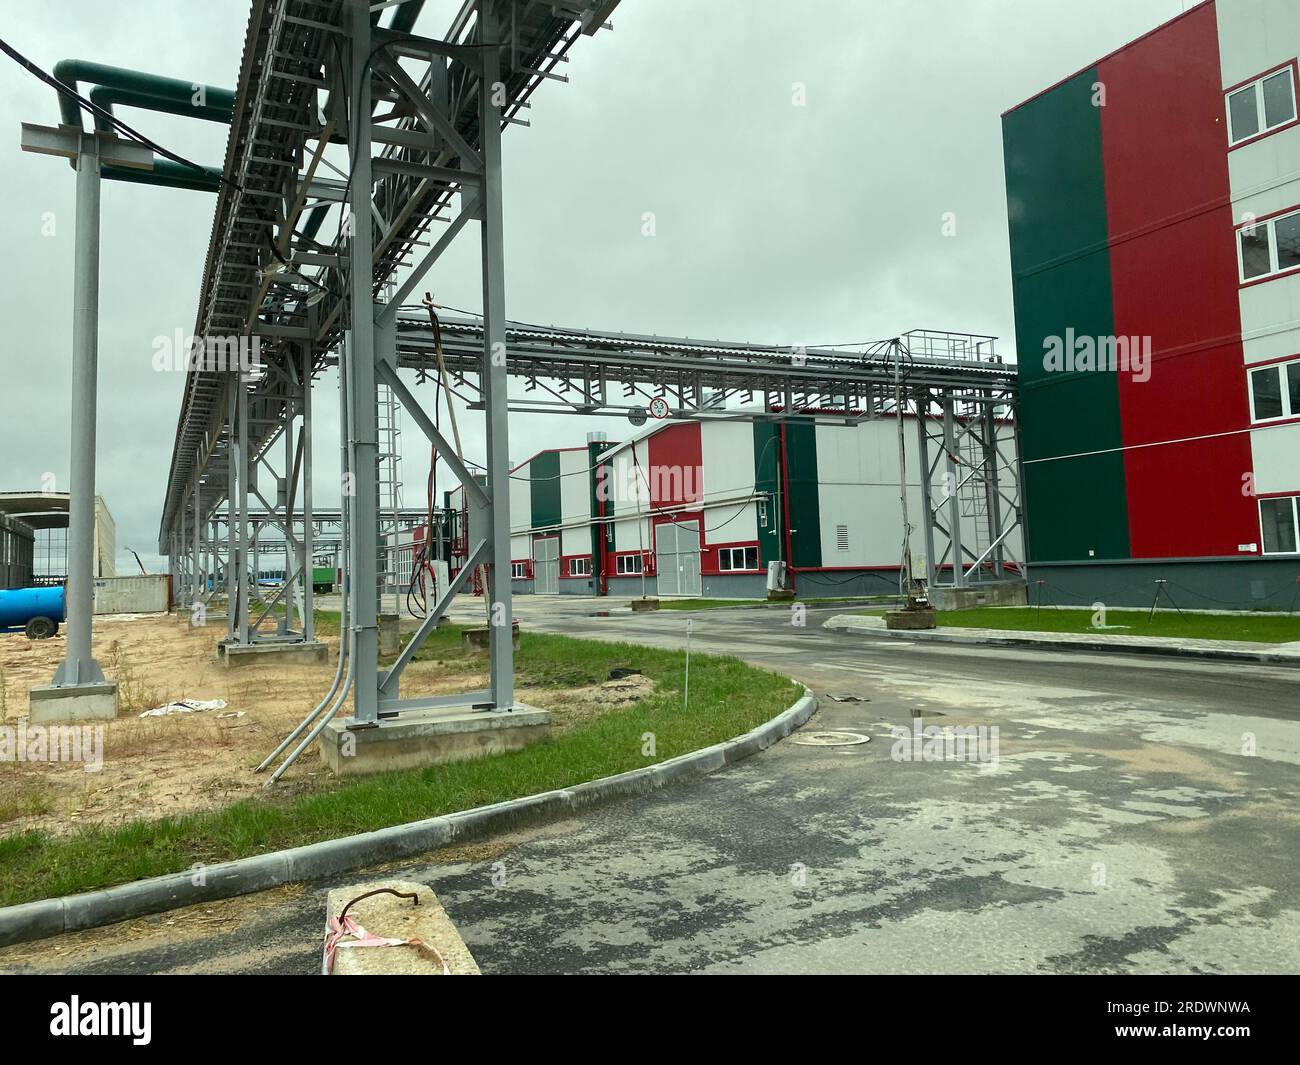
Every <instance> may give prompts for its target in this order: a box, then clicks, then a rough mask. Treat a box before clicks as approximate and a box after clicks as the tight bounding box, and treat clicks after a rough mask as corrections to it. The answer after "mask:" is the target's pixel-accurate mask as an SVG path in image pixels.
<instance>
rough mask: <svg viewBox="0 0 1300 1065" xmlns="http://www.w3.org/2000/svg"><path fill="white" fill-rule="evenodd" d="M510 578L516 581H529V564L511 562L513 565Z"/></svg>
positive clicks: (511, 565)
mask: <svg viewBox="0 0 1300 1065" xmlns="http://www.w3.org/2000/svg"><path fill="white" fill-rule="evenodd" d="M510 578H511V579H512V580H516V581H523V580H527V579H528V563H527V562H511V563H510Z"/></svg>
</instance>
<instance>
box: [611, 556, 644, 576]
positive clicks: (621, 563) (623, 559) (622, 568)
mask: <svg viewBox="0 0 1300 1065" xmlns="http://www.w3.org/2000/svg"><path fill="white" fill-rule="evenodd" d="M614 572H615V573H620V574H624V573H640V572H641V556H640V555H619V556H618V557H617V558H616V559H615V560H614Z"/></svg>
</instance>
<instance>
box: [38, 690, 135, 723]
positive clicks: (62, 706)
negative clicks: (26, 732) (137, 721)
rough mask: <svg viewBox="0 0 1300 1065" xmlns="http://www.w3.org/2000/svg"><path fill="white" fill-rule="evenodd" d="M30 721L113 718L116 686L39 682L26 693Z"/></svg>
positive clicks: (114, 715) (115, 706)
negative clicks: (39, 683) (43, 683)
mask: <svg viewBox="0 0 1300 1065" xmlns="http://www.w3.org/2000/svg"><path fill="white" fill-rule="evenodd" d="M29 703H30V707H31V710H30V714H31V718H30V720H31V724H33V725H43V724H46V723H47V722H51V721H112V720H113V719H114V718H115V717H117V685H116V684H114V683H111V682H106V683H98V684H65V685H62V686H61V687H60V686H55V685H41V686H39V687H36V688H33V689H32V690H31V692H30V693H29Z"/></svg>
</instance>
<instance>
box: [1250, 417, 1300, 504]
mask: <svg viewBox="0 0 1300 1065" xmlns="http://www.w3.org/2000/svg"><path fill="white" fill-rule="evenodd" d="M1250 451H1251V460H1252V462H1253V464H1254V467H1255V491H1256V492H1258V493H1259V494H1260V495H1270V494H1272V493H1274V492H1300V424H1298V423H1295V422H1292V423H1291V424H1289V425H1273V426H1270V427H1268V428H1267V429H1256V430H1254V431H1253V432H1252V433H1251V434H1250Z"/></svg>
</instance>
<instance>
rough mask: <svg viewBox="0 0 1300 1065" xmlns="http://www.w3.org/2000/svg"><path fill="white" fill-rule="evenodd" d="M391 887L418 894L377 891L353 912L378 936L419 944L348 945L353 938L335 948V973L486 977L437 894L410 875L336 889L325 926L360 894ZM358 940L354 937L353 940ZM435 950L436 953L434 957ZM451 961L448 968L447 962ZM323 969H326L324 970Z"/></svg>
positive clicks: (349, 912)
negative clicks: (387, 945)
mask: <svg viewBox="0 0 1300 1065" xmlns="http://www.w3.org/2000/svg"><path fill="white" fill-rule="evenodd" d="M380 888H388V889H391V890H393V891H400V892H403V893H404V894H415V895H416V896H417V898H416V899H414V900H413V899H409V898H407V899H404V898H398V897H397V896H396V895H388V894H384V895H372V896H371V897H370V898H368V899H362V900H361V901H360V902H358V903H356V904H355V905H353V906H352V907H351V908H350V909H348V916H349V917H353V918H355V919H356V921H357V924H359V925H360V926H361V927H362V928H364V929H365V930H366V931H367V932H369V933H370V934H371V935H373V936H379V937H382V938H384V939H402V940H410V939H418V940H419V941H420V943H421V944H423V948H427V949H422V948H421V947H419V946H413V945H402V946H390V947H349V946H346V945H345V944H346V943H347V942H348V938H344V939H342V940H341V941H340V945H339V946H338V947H337V948H336V949H335V952H334V969H333V973H332V975H334V976H444V975H445V976H481V975H482V974H481V973H480V972H479V968H478V963H477V962H476V961H475V960H474V955H473V954H471V953H470V951H469V947H467V946H466V945H465V941H464V940H463V939H462V938H461V935H460V933H459V932H458V931H456V926H455V925H454V924H453V923H452V921H451V918H450V917H448V916H447V911H446V910H444V909H443V908H442V904H441V903H439V902H438V896H437V895H435V894H434V893H433V891H432V890H431V889H430V888H429V887H427V886H426V885H424V884H417V883H415V882H413V881H410V880H375V881H372V882H370V883H367V884H354V885H352V886H350V887H341V888H334V890H332V891H331V892H330V893H329V896H328V901H327V903H326V909H325V931H326V935H328V934H329V921H330V918H331V917H338V916H340V915H341V914H342V913H343V910H344V907H346V906H347V905H348V903H349V902H351V901H352V900H353V899H355V898H356V897H357V896H358V895H364V894H365V893H366V892H368V891H376V890H378V889H380ZM353 942H355V940H353ZM435 954H436V956H435ZM444 962H445V963H446V971H444V969H443V963H444ZM323 971H324V969H323V968H322V972H323Z"/></svg>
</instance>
